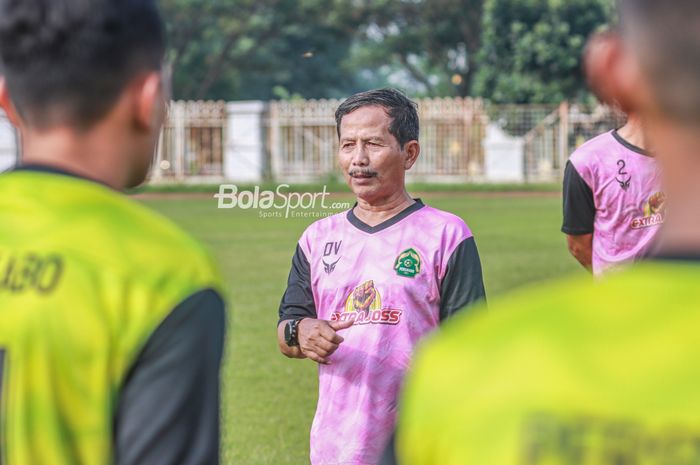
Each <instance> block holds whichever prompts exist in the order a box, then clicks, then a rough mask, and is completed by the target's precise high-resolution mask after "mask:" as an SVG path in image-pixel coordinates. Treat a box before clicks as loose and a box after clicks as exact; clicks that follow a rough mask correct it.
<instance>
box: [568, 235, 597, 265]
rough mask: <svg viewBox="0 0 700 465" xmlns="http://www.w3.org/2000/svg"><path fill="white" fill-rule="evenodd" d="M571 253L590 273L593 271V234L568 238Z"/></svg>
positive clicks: (569, 236)
mask: <svg viewBox="0 0 700 465" xmlns="http://www.w3.org/2000/svg"><path fill="white" fill-rule="evenodd" d="M566 239H567V242H568V245H569V252H571V255H573V256H574V258H576V260H578V262H579V263H580V264H581V265H582V266H583V267H584V268H585V269H587V270H588V271H592V270H593V265H592V262H593V234H583V235H580V236H572V235H567V236H566Z"/></svg>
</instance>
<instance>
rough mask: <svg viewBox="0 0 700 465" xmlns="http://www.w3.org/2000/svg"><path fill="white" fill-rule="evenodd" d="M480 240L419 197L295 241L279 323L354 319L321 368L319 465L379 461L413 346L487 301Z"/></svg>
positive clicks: (341, 218)
mask: <svg viewBox="0 0 700 465" xmlns="http://www.w3.org/2000/svg"><path fill="white" fill-rule="evenodd" d="M484 296H485V293H484V286H483V280H482V273H481V264H480V261H479V256H478V252H477V249H476V244H475V242H474V238H473V236H472V233H471V231H470V230H469V228H468V227H467V225H466V224H465V223H464V221H463V220H462V219H461V218H459V217H457V216H455V215H452V214H450V213H447V212H444V211H440V210H437V209H434V208H431V207H429V206H426V205H424V204H423V203H422V202H421V201H420V200H418V201H416V202H415V203H414V204H413V205H411V206H410V207H408V208H407V209H406V210H404V211H403V212H402V213H400V214H398V215H396V216H394V217H393V218H391V219H389V220H387V221H386V222H384V223H382V224H380V225H377V226H374V227H370V226H368V225H366V224H365V223H363V222H362V221H360V220H359V219H358V218H357V217H356V216H355V215H354V213H353V211H352V210H350V211H348V212H344V213H341V214H337V215H334V216H331V217H328V218H325V219H322V220H320V221H317V222H315V223H314V224H312V225H311V226H310V227H309V228H308V229H307V230H306V231H305V232H304V234H303V235H302V237H301V239H300V240H299V243H298V247H297V252H296V255H295V257H294V259H293V262H292V271H291V273H290V277H289V284H288V288H287V291H286V292H285V295H284V297H283V299H282V304H281V306H280V320H281V321H283V320H287V319H292V318H299V317H313V318H319V319H324V320H331V321H338V320H347V319H352V320H354V322H355V323H354V325H353V326H352V327H350V328H348V329H346V330H344V331H342V333H341V335H342V336H343V337H344V338H345V341H344V342H343V343H342V344H340V347H339V348H338V350H337V351H336V352H335V353H334V354H333V355H332V356H331V357H330V361H331V364H330V365H320V366H319V399H318V405H317V410H316V415H315V418H314V422H313V426H312V429H311V463H312V464H313V465H341V464H343V465H376V464H377V462H378V460H379V457H380V455H381V452H382V451H383V449H384V446H385V445H386V443H387V441H388V440H389V437H390V436H391V433H392V431H393V428H394V426H395V415H396V402H397V396H398V392H399V389H400V386H401V382H402V379H403V375H404V372H405V371H406V369H407V367H408V366H409V363H410V361H411V355H412V353H413V349H414V347H415V345H416V343H417V342H418V341H419V339H421V338H422V337H423V336H424V335H425V334H427V333H428V332H430V331H431V330H432V329H434V328H435V327H437V326H438V325H439V324H440V321H441V320H443V319H445V318H448V317H449V316H451V315H452V314H454V313H455V312H457V311H459V310H460V309H462V308H464V307H465V306H468V305H470V304H472V303H474V302H477V301H480V300H482V299H483V298H484Z"/></svg>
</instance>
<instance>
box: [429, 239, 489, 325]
mask: <svg viewBox="0 0 700 465" xmlns="http://www.w3.org/2000/svg"><path fill="white" fill-rule="evenodd" d="M482 300H484V301H485V300H486V291H485V289H484V278H483V276H482V273H481V260H480V259H479V251H478V250H477V248H476V242H475V241H474V238H473V237H470V238H469V239H465V240H464V241H462V243H461V244H459V245H458V246H457V248H456V249H455V250H454V252H452V256H450V260H449V262H447V272H446V273H445V277H444V278H443V280H442V285H441V286H440V321H443V320H445V319H446V318H449V317H450V316H452V315H453V314H454V313H455V312H457V311H459V310H461V309H463V308H465V307H468V306H471V305H472V304H474V303H476V302H480V301H482Z"/></svg>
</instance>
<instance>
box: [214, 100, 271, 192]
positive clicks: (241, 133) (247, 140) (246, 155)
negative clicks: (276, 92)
mask: <svg viewBox="0 0 700 465" xmlns="http://www.w3.org/2000/svg"><path fill="white" fill-rule="evenodd" d="M226 110H227V113H228V125H227V130H226V144H225V146H224V177H225V178H226V180H227V181H234V182H251V183H252V182H260V181H262V180H263V175H264V173H265V171H266V168H267V166H266V157H265V127H264V124H265V120H264V118H265V115H266V113H267V105H266V104H265V103H264V102H261V101H243V102H231V103H229V104H227V105H226Z"/></svg>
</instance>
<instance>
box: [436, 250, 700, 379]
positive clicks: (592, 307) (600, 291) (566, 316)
mask: <svg viewBox="0 0 700 465" xmlns="http://www.w3.org/2000/svg"><path fill="white" fill-rule="evenodd" d="M698 279H700V265H697V264H676V263H669V262H656V261H652V262H648V263H643V264H638V265H635V266H632V267H630V268H629V269H625V270H621V271H616V272H612V274H610V275H607V276H606V277H604V278H602V279H599V280H592V279H591V278H590V277H589V276H577V277H570V278H565V279H562V280H556V281H553V282H550V283H547V284H543V285H538V286H534V287H532V288H529V289H523V290H519V291H515V292H512V293H510V294H508V295H507V296H505V297H501V298H497V299H491V300H490V302H489V308H488V311H486V307H485V306H484V307H483V308H482V309H481V311H479V310H476V311H472V312H466V313H465V314H463V315H457V316H456V317H455V318H453V319H452V320H451V321H450V323H449V324H447V325H445V327H444V329H443V330H442V331H441V332H440V333H439V334H438V335H437V336H436V337H433V338H432V339H431V340H430V341H429V342H428V343H427V344H426V347H425V351H424V352H425V357H426V358H427V359H429V360H430V363H436V364H438V365H440V364H441V362H438V360H446V361H448V360H452V362H455V363H457V360H462V361H464V360H465V357H468V356H470V355H469V354H475V353H479V354H481V355H480V356H486V357H488V354H489V353H491V354H493V353H496V352H498V353H499V356H502V357H506V358H509V357H516V358H517V356H518V354H519V353H522V351H523V350H524V348H532V347H534V346H538V347H547V350H550V351H560V352H561V353H562V354H564V353H565V352H566V351H567V350H568V349H571V348H575V347H577V346H579V345H580V346H583V345H587V344H590V342H591V340H593V339H595V338H597V337H602V333H601V328H606V331H607V332H611V331H612V332H613V333H614V332H616V331H618V332H619V334H624V333H627V332H629V328H630V327H633V326H634V325H636V324H640V322H646V323H650V324H653V323H654V322H655V321H657V319H658V318H659V317H660V316H661V314H662V313H663V314H664V315H666V316H668V314H669V312H675V311H681V310H683V309H684V308H686V307H685V306H684V305H685V304H684V303H683V302H682V300H683V299H686V300H689V299H694V298H700V289H699V288H698V287H697V286H696V284H695V283H697V280H698ZM669 295H673V296H676V297H677V299H676V300H677V303H678V304H679V305H677V306H675V307H674V306H673V305H669V301H668V296H669ZM686 303H689V301H688V302H686ZM659 309H664V311H663V312H660V311H659ZM683 313H687V312H683ZM692 318H694V319H695V320H697V319H698V317H695V316H693V317H692ZM697 322H700V321H697ZM562 356H563V355H562ZM455 357H456V358H455ZM430 363H428V364H426V365H424V366H429V365H430ZM431 370H432V369H431Z"/></svg>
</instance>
